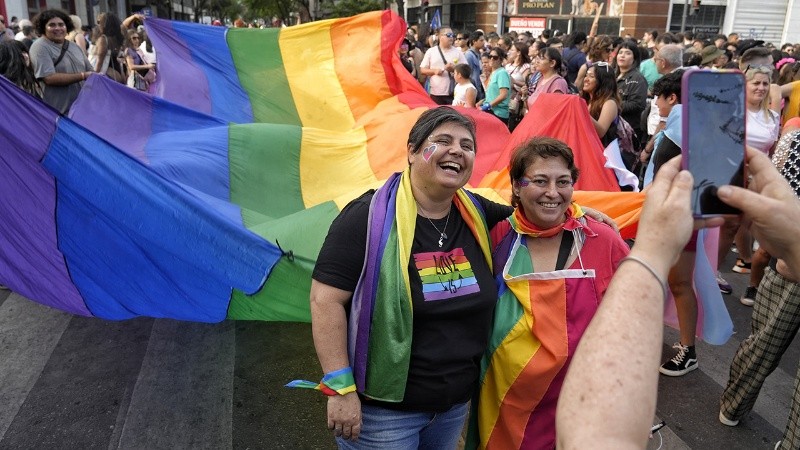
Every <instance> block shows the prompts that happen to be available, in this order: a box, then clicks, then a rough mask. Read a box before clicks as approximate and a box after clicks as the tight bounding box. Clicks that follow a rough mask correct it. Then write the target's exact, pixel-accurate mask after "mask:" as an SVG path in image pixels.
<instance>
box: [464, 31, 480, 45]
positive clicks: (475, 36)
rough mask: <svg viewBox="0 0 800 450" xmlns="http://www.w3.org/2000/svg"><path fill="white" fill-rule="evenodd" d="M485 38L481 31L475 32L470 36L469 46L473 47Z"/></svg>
mask: <svg viewBox="0 0 800 450" xmlns="http://www.w3.org/2000/svg"><path fill="white" fill-rule="evenodd" d="M482 37H483V33H481V32H480V31H473V32H472V33H470V34H469V38H468V39H467V45H469V46H471V45H472V44H473V43H474V42H475V41H477V40H478V39H480V38H482Z"/></svg>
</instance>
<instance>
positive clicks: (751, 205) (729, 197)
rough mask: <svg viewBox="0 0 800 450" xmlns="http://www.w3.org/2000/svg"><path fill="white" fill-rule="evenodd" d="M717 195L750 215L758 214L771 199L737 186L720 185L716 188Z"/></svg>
mask: <svg viewBox="0 0 800 450" xmlns="http://www.w3.org/2000/svg"><path fill="white" fill-rule="evenodd" d="M717 196H718V197H719V198H720V200H722V201H723V202H725V203H727V204H728V205H730V206H733V207H734V208H738V209H740V210H742V212H744V213H746V214H748V215H751V216H758V215H759V214H760V213H761V212H762V210H763V209H764V208H766V207H767V206H766V204H767V203H769V202H770V201H771V199H769V198H765V197H764V196H763V195H760V194H757V193H755V192H753V191H750V190H747V189H744V188H740V187H738V186H720V188H719V189H717Z"/></svg>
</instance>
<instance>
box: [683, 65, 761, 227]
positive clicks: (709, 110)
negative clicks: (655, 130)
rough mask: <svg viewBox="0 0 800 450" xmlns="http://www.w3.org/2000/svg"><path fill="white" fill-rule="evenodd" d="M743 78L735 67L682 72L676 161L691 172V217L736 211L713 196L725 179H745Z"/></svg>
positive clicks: (739, 181)
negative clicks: (681, 105)
mask: <svg viewBox="0 0 800 450" xmlns="http://www.w3.org/2000/svg"><path fill="white" fill-rule="evenodd" d="M745 83H746V81H745V78H744V75H743V74H742V73H741V72H739V71H738V70H714V71H712V70H707V69H690V70H687V71H686V72H685V73H684V74H683V79H682V84H681V103H682V104H683V118H682V120H683V124H682V125H683V126H682V128H683V129H682V131H683V136H682V138H681V141H682V146H681V151H682V155H683V158H682V164H683V167H684V169H687V170H689V171H690V172H691V173H692V176H693V177H694V187H693V188H692V214H693V215H694V217H713V216H720V215H736V214H739V213H740V212H741V211H739V210H738V209H736V208H733V207H731V206H729V205H727V204H725V203H724V202H722V201H721V200H720V199H719V197H717V189H719V187H720V186H722V185H725V184H730V185H734V186H742V187H744V184H745V180H746V177H745V170H746V169H745V164H744V156H745V142H746V140H745V118H746V116H747V109H746V104H745Z"/></svg>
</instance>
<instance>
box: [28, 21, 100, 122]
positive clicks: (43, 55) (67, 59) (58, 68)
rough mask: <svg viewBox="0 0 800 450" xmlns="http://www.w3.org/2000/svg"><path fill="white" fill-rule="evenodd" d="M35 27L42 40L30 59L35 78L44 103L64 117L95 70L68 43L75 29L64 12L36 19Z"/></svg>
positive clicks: (75, 47) (34, 44) (79, 52)
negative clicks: (40, 88) (40, 85)
mask: <svg viewBox="0 0 800 450" xmlns="http://www.w3.org/2000/svg"><path fill="white" fill-rule="evenodd" d="M33 26H34V27H35V28H36V31H37V32H38V33H39V35H40V36H42V38H40V39H37V40H36V41H34V43H33V45H32V46H31V51H30V58H31V64H32V65H33V70H34V72H35V75H36V78H37V79H38V80H39V81H41V82H43V83H44V101H45V103H47V104H48V105H50V106H52V107H53V108H55V109H57V110H58V111H59V112H60V113H62V114H65V113H66V112H67V111H68V110H69V107H70V106H71V105H72V102H74V101H75V99H76V98H77V97H78V93H80V91H81V87H83V81H84V80H86V78H87V77H88V76H89V75H90V74H91V73H92V66H91V64H90V63H89V60H87V59H86V56H85V55H84V54H83V52H82V51H81V49H80V48H79V47H78V46H77V44H75V43H74V42H70V41H68V40H66V37H67V33H69V32H70V31H72V30H73V25H72V20H71V19H70V18H69V16H68V15H66V14H65V13H64V12H62V11H59V10H54V9H48V10H45V11H42V12H41V13H40V14H39V15H38V16H36V17H35V18H34V19H33Z"/></svg>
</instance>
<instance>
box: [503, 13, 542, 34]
mask: <svg viewBox="0 0 800 450" xmlns="http://www.w3.org/2000/svg"><path fill="white" fill-rule="evenodd" d="M545 28H547V19H545V18H544V17H512V18H511V19H510V23H509V26H508V31H516V32H517V33H524V32H525V31H530V33H531V34H532V35H533V37H537V36H539V35H540V34H542V31H544V29H545Z"/></svg>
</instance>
